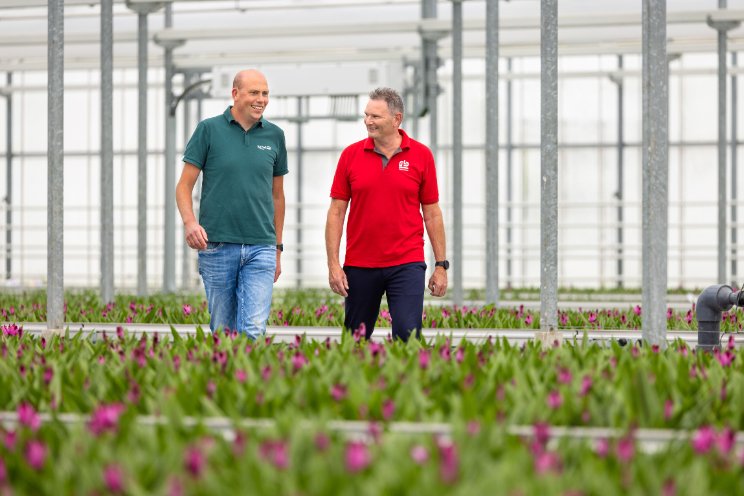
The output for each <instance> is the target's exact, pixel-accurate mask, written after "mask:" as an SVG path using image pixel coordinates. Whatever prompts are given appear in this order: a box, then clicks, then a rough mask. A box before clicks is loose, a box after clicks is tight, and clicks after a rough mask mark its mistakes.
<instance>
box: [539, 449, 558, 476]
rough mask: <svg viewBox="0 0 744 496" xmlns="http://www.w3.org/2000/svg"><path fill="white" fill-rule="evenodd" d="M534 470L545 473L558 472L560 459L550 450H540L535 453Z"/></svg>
mask: <svg viewBox="0 0 744 496" xmlns="http://www.w3.org/2000/svg"><path fill="white" fill-rule="evenodd" d="M534 462H535V472H537V473H538V474H545V473H547V472H558V471H559V470H560V469H561V459H560V458H559V457H558V455H557V454H556V453H553V452H552V451H541V452H539V453H536V454H535V458H534Z"/></svg>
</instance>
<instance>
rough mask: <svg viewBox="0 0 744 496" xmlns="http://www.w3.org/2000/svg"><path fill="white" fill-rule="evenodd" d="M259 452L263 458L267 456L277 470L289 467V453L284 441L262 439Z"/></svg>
mask: <svg viewBox="0 0 744 496" xmlns="http://www.w3.org/2000/svg"><path fill="white" fill-rule="evenodd" d="M259 452H260V453H261V456H262V457H263V458H267V459H268V460H269V461H271V463H272V464H273V465H274V466H275V467H276V468H278V469H279V470H285V469H286V468H287V467H289V453H288V452H287V443H286V442H285V441H282V440H277V441H271V440H267V441H264V442H263V443H261V446H260V447H259Z"/></svg>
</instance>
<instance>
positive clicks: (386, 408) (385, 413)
mask: <svg viewBox="0 0 744 496" xmlns="http://www.w3.org/2000/svg"><path fill="white" fill-rule="evenodd" d="M394 414H395V403H393V400H391V399H387V400H385V402H384V403H383V404H382V418H384V419H385V420H390V419H391V418H393V415H394Z"/></svg>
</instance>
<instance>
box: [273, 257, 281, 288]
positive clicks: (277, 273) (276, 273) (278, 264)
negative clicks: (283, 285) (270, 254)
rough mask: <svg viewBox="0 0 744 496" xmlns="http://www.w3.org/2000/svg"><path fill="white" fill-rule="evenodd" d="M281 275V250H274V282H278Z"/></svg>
mask: <svg viewBox="0 0 744 496" xmlns="http://www.w3.org/2000/svg"><path fill="white" fill-rule="evenodd" d="M280 275H282V250H279V249H277V250H276V270H275V271H274V282H276V281H278V280H279V276H280Z"/></svg>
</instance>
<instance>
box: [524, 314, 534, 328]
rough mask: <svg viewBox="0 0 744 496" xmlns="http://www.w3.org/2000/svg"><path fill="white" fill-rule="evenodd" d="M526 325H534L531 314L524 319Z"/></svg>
mask: <svg viewBox="0 0 744 496" xmlns="http://www.w3.org/2000/svg"><path fill="white" fill-rule="evenodd" d="M524 323H525V325H532V314H529V315H527V317H525V318H524Z"/></svg>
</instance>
